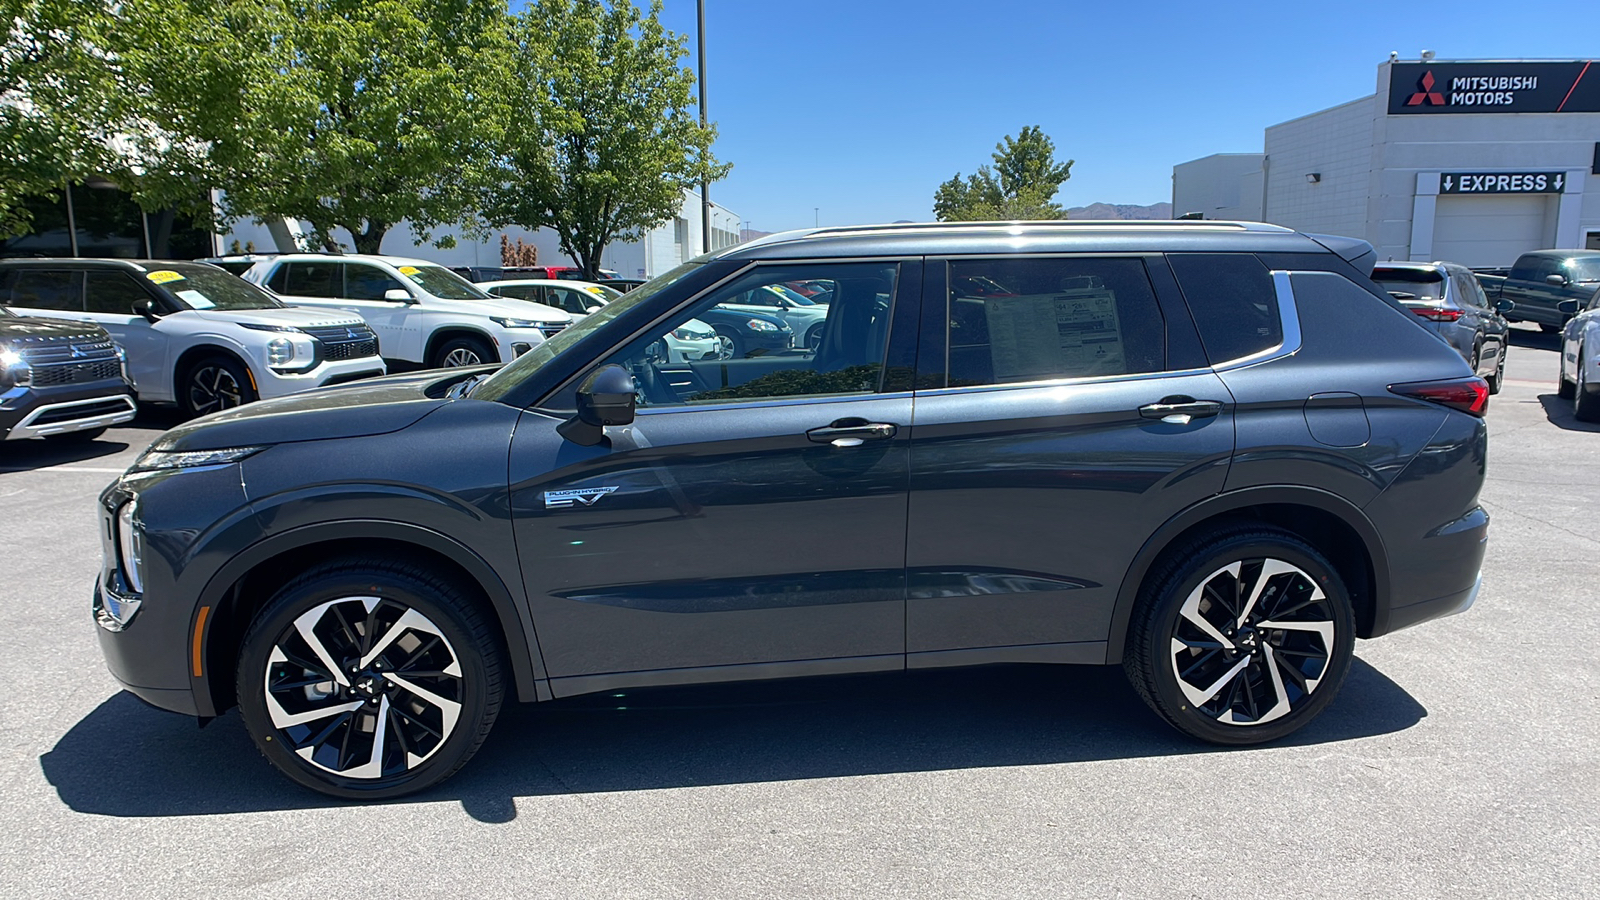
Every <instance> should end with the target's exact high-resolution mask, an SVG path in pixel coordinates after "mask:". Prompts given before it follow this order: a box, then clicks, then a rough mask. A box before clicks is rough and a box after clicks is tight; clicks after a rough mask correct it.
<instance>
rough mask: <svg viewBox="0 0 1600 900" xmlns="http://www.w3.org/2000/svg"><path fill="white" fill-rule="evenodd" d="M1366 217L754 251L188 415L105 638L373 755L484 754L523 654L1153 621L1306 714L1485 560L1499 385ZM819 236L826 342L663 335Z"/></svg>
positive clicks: (1200, 661)
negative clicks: (430, 361) (415, 357)
mask: <svg viewBox="0 0 1600 900" xmlns="http://www.w3.org/2000/svg"><path fill="white" fill-rule="evenodd" d="M1372 261H1373V256H1372V251H1371V248H1370V247H1368V246H1367V245H1366V244H1365V243H1363V242H1360V241H1355V240H1351V239H1347V238H1329V237H1319V236H1314V235H1304V234H1297V233H1295V232H1292V231H1288V230H1285V229H1281V228H1276V227H1273V226H1268V225H1259V224H1237V223H1218V222H1193V223H1143V222H1141V223H1131V222H1130V223H1120V222H1058V223H1000V224H949V225H896V226H884V227H862V228H835V229H822V230H816V231H810V232H799V233H789V234H782V235H775V236H772V237H768V238H764V239H762V240H759V241H755V242H752V243H748V244H744V245H741V246H738V247H734V248H731V249H727V250H723V251H719V252H716V253H713V254H710V255H708V256H705V257H701V258H699V259H696V260H693V261H691V262H689V263H686V264H684V265H682V266H680V267H678V268H677V269H675V270H673V271H671V272H669V273H667V274H665V275H663V276H661V277H659V278H656V279H655V280H653V281H651V282H649V283H647V284H645V285H644V286H642V287H640V288H638V289H636V290H634V291H632V292H631V293H629V294H627V295H626V296H624V297H621V298H618V299H616V300H613V301H612V302H611V303H609V304H607V305H606V306H605V307H604V308H602V309H600V310H598V311H597V312H595V313H593V314H591V315H590V316H588V317H587V318H585V319H583V320H582V321H580V322H578V323H575V324H574V325H572V326H571V327H569V328H567V329H566V330H564V331H562V332H561V333H560V334H558V335H556V336H554V337H553V338H551V339H550V340H549V341H547V342H545V343H544V344H542V345H540V346H538V347H535V348H534V349H533V350H532V351H531V352H529V353H527V354H526V355H524V356H523V357H521V358H520V359H518V360H516V361H515V362H513V363H511V364H509V365H507V366H505V367H504V368H502V369H500V370H498V371H488V370H484V369H481V368H480V369H477V370H451V371H432V372H422V373H417V374H412V375H407V376H400V377H391V378H385V379H378V380H375V381H369V382H364V383H361V384H357V385H351V386H345V387H339V388H333V389H326V390H320V391H312V392H309V393H304V394H298V395H295V396H292V397H286V398H282V399H279V400H271V401H266V402H262V403H256V404H251V405H250V406H248V407H243V408H240V409H236V410H229V411H226V412H222V413H218V414H215V415H212V416H208V417H205V418H203V419H199V420H197V421H195V422H192V423H190V424H187V425H184V426H181V427H179V428H176V429H174V430H173V431H170V432H168V433H167V434H165V435H164V436H162V437H161V438H160V439H159V440H157V441H156V442H155V444H153V445H152V446H151V448H150V450H149V451H148V452H147V453H146V454H145V455H144V456H143V457H141V458H140V460H139V461H138V462H137V463H136V464H135V465H134V466H133V468H132V469H130V470H129V472H128V473H127V474H126V475H124V476H123V477H122V478H121V479H119V480H118V481H117V482H116V483H115V484H113V485H112V486H111V487H110V488H108V489H107V490H106V492H105V493H104V495H103V496H102V497H101V503H102V511H101V512H102V517H103V519H104V522H103V526H104V527H103V530H102V534H103V535H104V540H105V565H104V570H103V572H102V574H101V576H100V581H99V584H98V585H97V587H96V590H95V600H94V607H95V616H96V619H97V621H98V622H99V624H100V626H101V627H100V629H99V633H100V639H101V643H102V646H103V648H104V651H105V655H106V657H107V660H108V661H109V663H110V667H111V669H112V672H113V673H114V674H115V675H116V676H117V678H118V679H120V680H121V681H122V682H123V683H124V684H125V685H127V686H128V688H129V690H131V691H133V692H134V693H136V694H137V695H139V696H140V697H143V698H144V699H146V700H148V701H149V702H151V703H153V704H155V705H156V706H159V707H162V708H165V709H170V710H174V711H178V712H182V713H186V714H188V715H193V716H198V717H201V718H208V717H211V716H216V715H218V714H219V713H221V712H222V711H223V710H225V709H227V708H229V707H230V706H232V705H234V704H235V703H237V704H238V705H239V707H240V712H241V714H242V717H243V721H244V723H245V726H246V727H247V728H248V729H249V731H250V733H251V735H252V736H253V737H254V739H255V741H256V743H257V746H259V747H260V748H261V751H262V752H263V753H264V754H265V755H266V756H267V758H268V759H269V760H271V761H272V762H273V763H274V764H275V765H277V766H278V767H279V768H281V769H282V770H283V771H284V772H285V773H287V774H288V775H289V776H290V777H291V778H293V779H294V780H296V781H298V782H300V783H301V784H304V785H307V786H309V787H311V788H314V789H316V790H319V791H324V792H327V793H330V794H334V795H338V796H345V797H384V796H394V795H398V794H402V793H406V792H409V791H414V790H418V789H421V788H424V787H426V786H428V785H431V784H435V783H437V782H438V781H440V780H441V779H443V778H445V777H447V776H448V775H450V774H451V773H452V772H454V771H455V770H456V769H457V768H459V767H460V766H461V765H462V764H463V763H464V762H465V761H466V760H467V758H468V757H470V756H471V755H472V753H473V751H474V750H475V749H476V748H477V747H478V746H479V744H480V743H481V742H482V741H483V740H484V737H485V735H487V733H488V731H489V728H490V726H491V725H492V723H493V722H494V719H495V716H496V713H497V712H498V710H499V708H500V704H501V702H502V701H503V700H504V699H505V698H506V697H507V696H508V695H511V696H514V697H515V698H517V699H519V700H524V701H533V700H544V699H549V698H552V697H565V696H569V695H573V694H580V693H584V692H590V691H602V690H612V689H618V688H624V687H633V686H643V685H664V684H683V683H689V682H701V681H724V680H731V679H762V678H781V677H788V676H798V675H806V674H813V673H836V672H861V671H887V670H900V669H908V668H926V667H932V666H962V665H974V664H991V663H1081V664H1090V665H1121V666H1123V667H1124V668H1125V669H1126V671H1127V673H1128V675H1129V677H1130V678H1131V680H1132V682H1133V684H1134V686H1135V687H1136V688H1137V690H1138V692H1139V693H1140V694H1141V695H1142V696H1143V697H1144V699H1145V700H1146V701H1148V703H1149V704H1150V706H1151V707H1152V708H1153V709H1154V710H1155V711H1156V712H1157V713H1159V714H1160V715H1161V716H1163V717H1164V718H1165V719H1166V720H1167V721H1168V722H1170V723H1172V724H1173V725H1174V726H1176V727H1177V728H1179V729H1181V730H1182V731H1184V732H1187V733H1188V734H1190V735H1193V736H1195V737H1198V738H1201V739H1204V740H1207V741H1213V742H1217V743H1222V744H1253V743H1258V742H1261V741H1269V740H1273V739H1275V738H1279V737H1282V736H1283V735H1286V734H1288V733H1290V732H1292V731H1294V730H1295V729H1297V728H1299V727H1301V726H1302V725H1304V724H1305V723H1306V722H1308V721H1309V720H1310V719H1312V718H1313V717H1315V716H1316V715H1317V714H1318V713H1319V712H1320V711H1321V710H1322V709H1323V708H1324V707H1326V706H1327V704H1328V703H1329V702H1330V701H1331V700H1332V699H1333V697H1334V695H1335V693H1336V692H1337V691H1338V689H1339V686H1340V684H1341V682H1342V681H1343V679H1344V677H1345V674H1346V672H1347V670H1348V668H1349V664H1350V657H1351V650H1352V647H1353V646H1354V643H1355V639H1356V638H1357V637H1363V638H1370V637H1376V636H1378V635H1382V634H1385V633H1388V632H1390V631H1393V630H1395V629H1397V628H1403V627H1406V626H1409V625H1414V624H1416V623H1418V622H1421V621H1424V620H1426V619H1432V618H1437V617H1439V616H1444V615H1449V614H1451V613H1455V612H1459V611H1461V610H1464V609H1466V608H1467V607H1468V606H1469V605H1471V603H1472V602H1473V599H1474V598H1475V596H1476V594H1477V591H1478V585H1479V576H1478V572H1479V567H1480V564H1481V562H1482V559H1483V555H1484V549H1485V540H1486V532H1487V528H1488V517H1487V516H1486V515H1485V513H1484V511H1483V509H1482V508H1481V507H1480V506H1479V505H1478V491H1479V488H1480V486H1481V485H1482V482H1483V478H1484V461H1485V452H1486V447H1487V439H1486V429H1485V425H1484V422H1483V420H1482V418H1481V416H1482V412H1483V409H1484V405H1485V403H1486V402H1487V398H1488V387H1487V385H1486V384H1485V383H1484V381H1483V379H1481V378H1479V377H1477V376H1476V375H1474V374H1473V372H1472V371H1471V370H1469V369H1468V367H1467V365H1466V363H1465V362H1464V361H1463V360H1462V359H1461V357H1460V356H1459V355H1458V354H1456V353H1455V351H1454V350H1452V349H1451V348H1450V347H1449V346H1448V345H1446V344H1445V343H1444V342H1443V341H1441V340H1439V338H1438V337H1437V336H1436V335H1434V334H1431V333H1429V332H1428V331H1427V330H1426V329H1425V328H1423V326H1422V325H1421V324H1420V323H1419V321H1418V319H1417V317H1416V316H1415V315H1413V314H1411V313H1410V312H1408V311H1407V310H1406V309H1405V307H1404V306H1402V305H1400V304H1399V303H1398V302H1397V301H1395V300H1394V299H1393V298H1392V297H1390V296H1389V295H1387V294H1386V293H1384V292H1383V291H1382V290H1380V289H1378V288H1377V286H1376V285H1374V284H1373V282H1372V281H1371V280H1370V279H1369V278H1368V275H1367V273H1368V272H1369V271H1370V270H1371V267H1372ZM812 280H820V281H826V282H828V283H831V284H833V285H835V293H834V296H833V297H832V298H831V302H830V304H829V306H828V313H827V319H826V322H825V325H824V331H823V334H822V336H821V339H820V341H819V342H818V343H817V345H816V346H815V347H814V348H808V347H804V346H802V347H797V348H792V349H782V350H776V351H773V352H770V353H765V354H761V355H752V356H749V357H747V358H743V359H724V360H693V361H687V362H674V361H673V360H672V358H671V356H670V355H669V354H668V353H667V352H666V347H665V342H666V337H667V336H668V335H670V334H671V333H672V332H673V330H674V329H677V328H679V327H680V326H682V325H683V323H685V322H688V321H689V320H690V319H694V318H695V317H697V316H701V315H702V314H703V313H704V311H705V310H707V309H709V308H711V307H713V306H715V305H717V304H719V303H722V302H724V301H726V300H727V298H729V297H734V296H738V295H740V294H742V293H745V292H748V291H750V290H753V289H756V288H758V287H760V286H763V285H769V284H784V283H789V282H794V281H812ZM973 285H978V286H980V287H978V288H973V287H972V286H973ZM774 535H782V538H781V539H774Z"/></svg>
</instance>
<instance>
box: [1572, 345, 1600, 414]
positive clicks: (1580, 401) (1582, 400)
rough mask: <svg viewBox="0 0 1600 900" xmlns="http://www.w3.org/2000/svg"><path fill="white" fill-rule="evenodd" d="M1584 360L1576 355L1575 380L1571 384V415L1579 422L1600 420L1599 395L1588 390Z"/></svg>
mask: <svg viewBox="0 0 1600 900" xmlns="http://www.w3.org/2000/svg"><path fill="white" fill-rule="evenodd" d="M1585 365H1586V361H1585V360H1584V358H1583V357H1582V356H1579V357H1578V372H1577V379H1578V380H1577V381H1576V382H1574V383H1573V385H1572V417H1573V418H1574V419H1577V420H1578V421H1580V422H1600V397H1596V396H1595V395H1594V394H1592V393H1590V392H1589V377H1588V376H1587V375H1586V374H1584V373H1585V372H1586V371H1587V369H1585Z"/></svg>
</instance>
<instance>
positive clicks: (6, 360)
mask: <svg viewBox="0 0 1600 900" xmlns="http://www.w3.org/2000/svg"><path fill="white" fill-rule="evenodd" d="M30 384H33V367H32V366H30V365H28V361H27V360H26V359H23V358H22V354H21V353H18V352H17V351H16V350H13V349H12V348H11V347H9V346H7V345H5V344H0V387H25V386H27V385H30Z"/></svg>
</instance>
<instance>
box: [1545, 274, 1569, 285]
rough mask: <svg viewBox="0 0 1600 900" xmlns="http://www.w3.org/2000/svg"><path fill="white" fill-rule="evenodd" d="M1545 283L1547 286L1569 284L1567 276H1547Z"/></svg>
mask: <svg viewBox="0 0 1600 900" xmlns="http://www.w3.org/2000/svg"><path fill="white" fill-rule="evenodd" d="M1544 281H1545V284H1554V285H1563V284H1566V283H1567V276H1565V275H1546V276H1545V277H1544Z"/></svg>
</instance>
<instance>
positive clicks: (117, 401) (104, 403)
mask: <svg viewBox="0 0 1600 900" xmlns="http://www.w3.org/2000/svg"><path fill="white" fill-rule="evenodd" d="M138 412H139V410H138V407H137V406H136V405H135V404H134V402H133V395H132V394H131V393H129V392H127V391H126V390H123V391H118V392H116V393H112V394H101V395H98V396H94V397H85V398H83V399H79V400H63V401H59V402H46V403H42V404H40V405H39V406H36V407H34V408H33V409H31V410H29V411H28V412H27V413H26V414H24V415H23V417H22V418H21V420H19V421H18V422H17V424H15V425H13V426H11V429H10V431H8V432H6V436H5V437H6V440H8V441H19V440H24V439H27V438H35V437H49V436H51V435H55V434H70V433H71V432H74V431H91V430H93V429H97V428H109V427H111V426H112V425H121V424H122V423H123V422H131V421H133V417H134V416H135V415H137V414H138Z"/></svg>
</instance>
